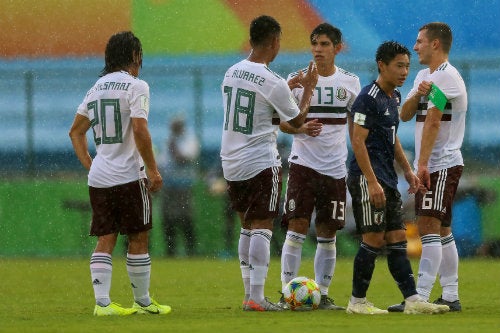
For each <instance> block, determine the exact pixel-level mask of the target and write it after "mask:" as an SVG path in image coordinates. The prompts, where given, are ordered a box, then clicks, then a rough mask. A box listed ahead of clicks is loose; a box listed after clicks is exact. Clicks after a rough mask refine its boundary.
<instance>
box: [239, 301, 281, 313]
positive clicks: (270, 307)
mask: <svg viewBox="0 0 500 333" xmlns="http://www.w3.org/2000/svg"><path fill="white" fill-rule="evenodd" d="M243 311H261V312H263V311H283V308H282V307H280V306H279V305H278V304H275V303H272V302H271V301H269V299H268V298H267V297H266V298H264V301H262V303H257V302H255V301H254V300H253V299H249V300H248V302H247V304H246V305H245V307H244V308H243Z"/></svg>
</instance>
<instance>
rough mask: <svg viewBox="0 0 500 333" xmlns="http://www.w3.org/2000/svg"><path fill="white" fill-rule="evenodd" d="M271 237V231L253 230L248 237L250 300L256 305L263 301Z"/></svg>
mask: <svg viewBox="0 0 500 333" xmlns="http://www.w3.org/2000/svg"><path fill="white" fill-rule="evenodd" d="M272 235H273V233H272V231H271V230H268V229H254V230H252V236H251V237H250V251H249V257H250V298H251V299H252V300H254V301H255V302H257V303H261V302H262V301H264V285H265V282H266V277H267V271H268V269H269V259H270V256H271V254H270V244H271V237H272Z"/></svg>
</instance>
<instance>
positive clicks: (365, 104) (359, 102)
mask: <svg viewBox="0 0 500 333" xmlns="http://www.w3.org/2000/svg"><path fill="white" fill-rule="evenodd" d="M375 112H376V107H375V100H374V99H373V97H371V96H369V95H367V94H363V95H360V96H358V98H356V101H354V104H353V106H352V109H351V115H352V117H353V122H354V123H356V124H358V125H359V126H361V127H364V128H367V129H369V128H371V127H372V123H373V121H374V119H375V117H374V115H375Z"/></svg>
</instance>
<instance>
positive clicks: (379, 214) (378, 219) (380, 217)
mask: <svg viewBox="0 0 500 333" xmlns="http://www.w3.org/2000/svg"><path fill="white" fill-rule="evenodd" d="M373 220H374V221H373V222H374V223H375V224H376V225H381V224H382V223H383V222H384V211H383V210H375V211H374V212H373Z"/></svg>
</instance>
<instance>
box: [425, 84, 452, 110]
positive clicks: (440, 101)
mask: <svg viewBox="0 0 500 333" xmlns="http://www.w3.org/2000/svg"><path fill="white" fill-rule="evenodd" d="M429 100H431V101H432V103H434V105H435V106H436V107H437V108H438V109H439V111H441V112H443V110H444V107H445V106H446V103H447V102H448V99H447V98H446V96H445V94H444V93H443V92H442V91H441V89H439V87H438V86H436V85H435V84H434V83H433V84H431V91H430V92H429Z"/></svg>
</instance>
